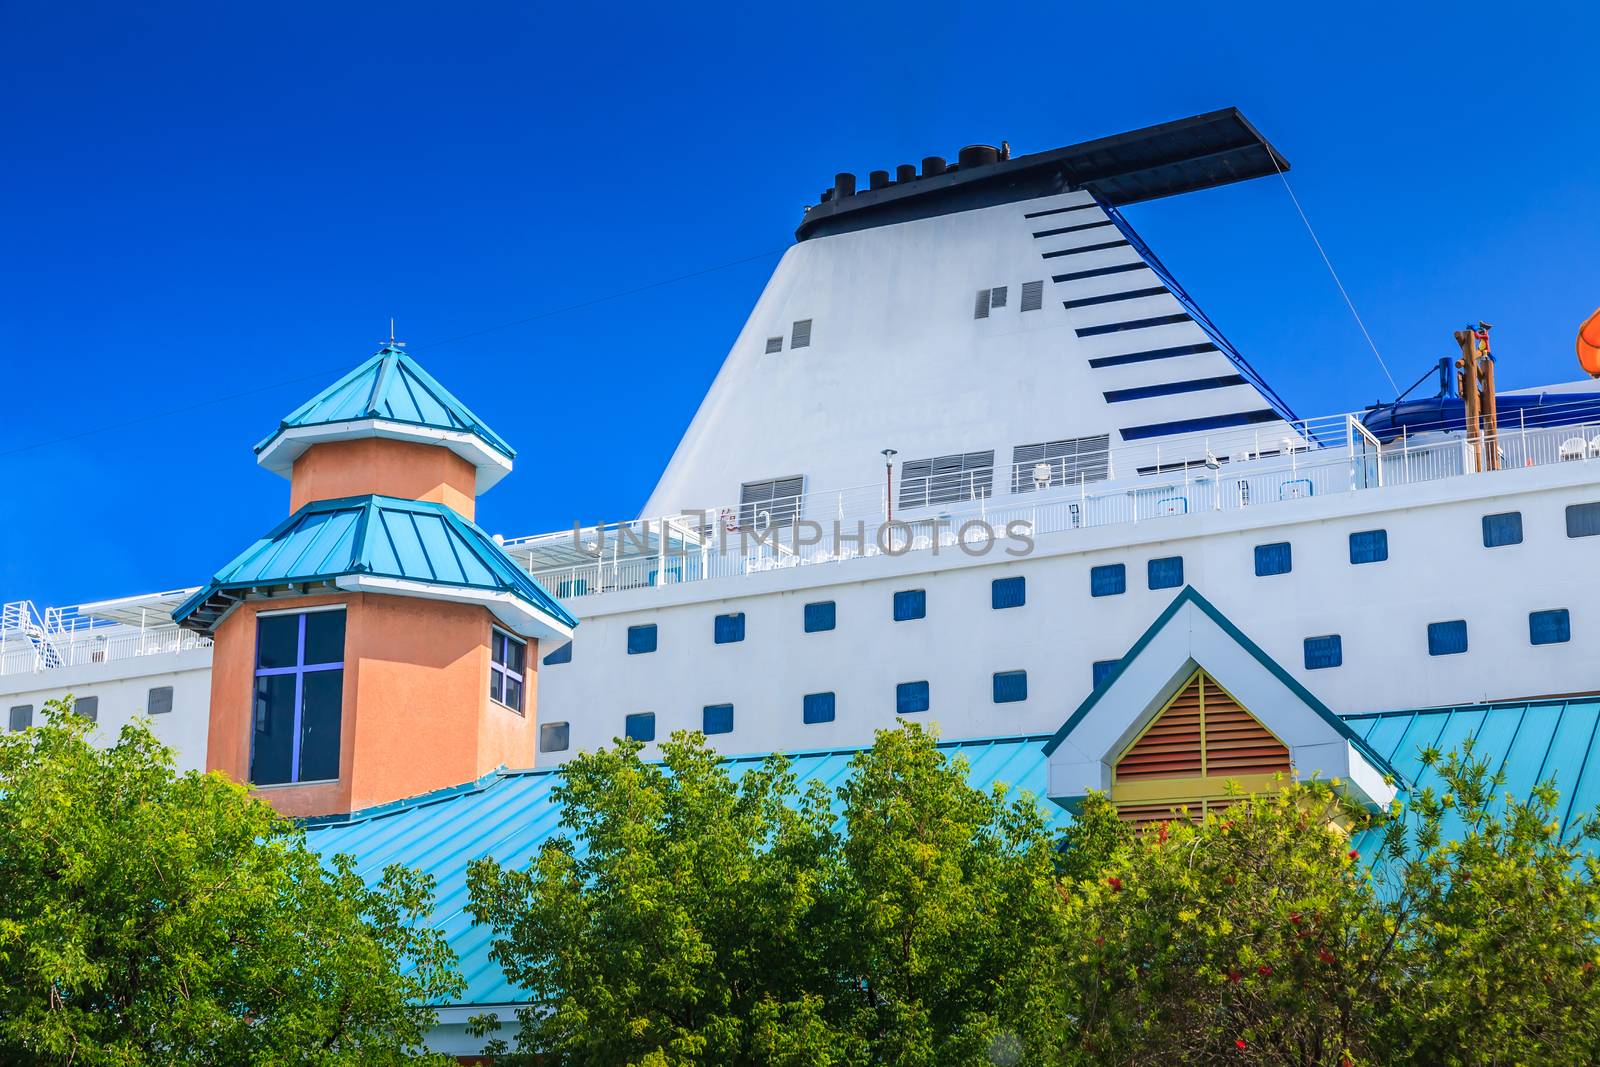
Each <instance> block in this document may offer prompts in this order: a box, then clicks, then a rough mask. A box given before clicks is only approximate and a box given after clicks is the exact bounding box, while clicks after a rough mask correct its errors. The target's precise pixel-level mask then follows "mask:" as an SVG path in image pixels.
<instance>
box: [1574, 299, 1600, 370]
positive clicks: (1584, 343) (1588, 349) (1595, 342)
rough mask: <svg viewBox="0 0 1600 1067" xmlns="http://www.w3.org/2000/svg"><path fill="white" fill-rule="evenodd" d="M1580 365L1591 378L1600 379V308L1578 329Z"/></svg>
mask: <svg viewBox="0 0 1600 1067" xmlns="http://www.w3.org/2000/svg"><path fill="white" fill-rule="evenodd" d="M1578 365H1579V366H1580V367H1582V368H1583V369H1584V370H1585V371H1586V372H1587V373H1588V375H1589V377H1591V378H1600V308H1596V309H1595V313H1594V314H1593V315H1590V316H1589V317H1588V318H1587V319H1585V320H1584V322H1583V325H1582V326H1579V327H1578Z"/></svg>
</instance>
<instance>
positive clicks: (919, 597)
mask: <svg viewBox="0 0 1600 1067" xmlns="http://www.w3.org/2000/svg"><path fill="white" fill-rule="evenodd" d="M927 615H928V593H927V590H925V589H902V590H901V591H900V592H898V593H896V594H895V595H894V621H895V622H909V621H910V620H912V619H922V618H926V617H927Z"/></svg>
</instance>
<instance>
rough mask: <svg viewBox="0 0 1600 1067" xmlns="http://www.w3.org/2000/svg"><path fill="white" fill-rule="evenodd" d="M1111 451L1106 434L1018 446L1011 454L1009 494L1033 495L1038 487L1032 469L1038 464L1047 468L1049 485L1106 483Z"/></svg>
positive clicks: (1109, 440) (1108, 436)
mask: <svg viewBox="0 0 1600 1067" xmlns="http://www.w3.org/2000/svg"><path fill="white" fill-rule="evenodd" d="M1110 448H1111V437H1110V435H1109V434H1097V435H1095V436H1093V437H1068V438H1065V439H1063V440H1060V441H1046V442H1044V443H1043V444H1037V445H1018V446H1016V447H1015V448H1013V449H1012V450H1011V491H1012V492H1013V493H1031V492H1033V491H1034V489H1035V488H1037V486H1038V483H1037V481H1036V479H1035V477H1034V475H1035V468H1036V467H1038V466H1039V464H1041V463H1043V464H1046V465H1047V466H1049V468H1050V483H1049V484H1050V485H1077V484H1078V483H1079V482H1080V481H1081V482H1102V481H1105V479H1106V478H1107V477H1109V475H1110V469H1111V460H1110V457H1111V452H1110Z"/></svg>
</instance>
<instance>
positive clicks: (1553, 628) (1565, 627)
mask: <svg viewBox="0 0 1600 1067" xmlns="http://www.w3.org/2000/svg"><path fill="white" fill-rule="evenodd" d="M1528 640H1529V641H1531V642H1533V643H1534V644H1536V645H1559V644H1561V643H1562V642H1563V641H1571V640H1572V616H1571V615H1570V614H1568V612H1567V609H1566V608H1554V609H1552V610H1550V611H1535V612H1533V613H1532V614H1530V615H1529V616H1528Z"/></svg>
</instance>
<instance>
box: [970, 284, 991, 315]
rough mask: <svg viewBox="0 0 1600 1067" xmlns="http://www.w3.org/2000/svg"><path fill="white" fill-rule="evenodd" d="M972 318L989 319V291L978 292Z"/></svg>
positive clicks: (980, 290) (981, 290)
mask: <svg viewBox="0 0 1600 1067" xmlns="http://www.w3.org/2000/svg"><path fill="white" fill-rule="evenodd" d="M972 317H973V318H975V319H986V318H988V317H989V290H987V289H979V290H978V299H977V301H976V302H974V303H973V305H972Z"/></svg>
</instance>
